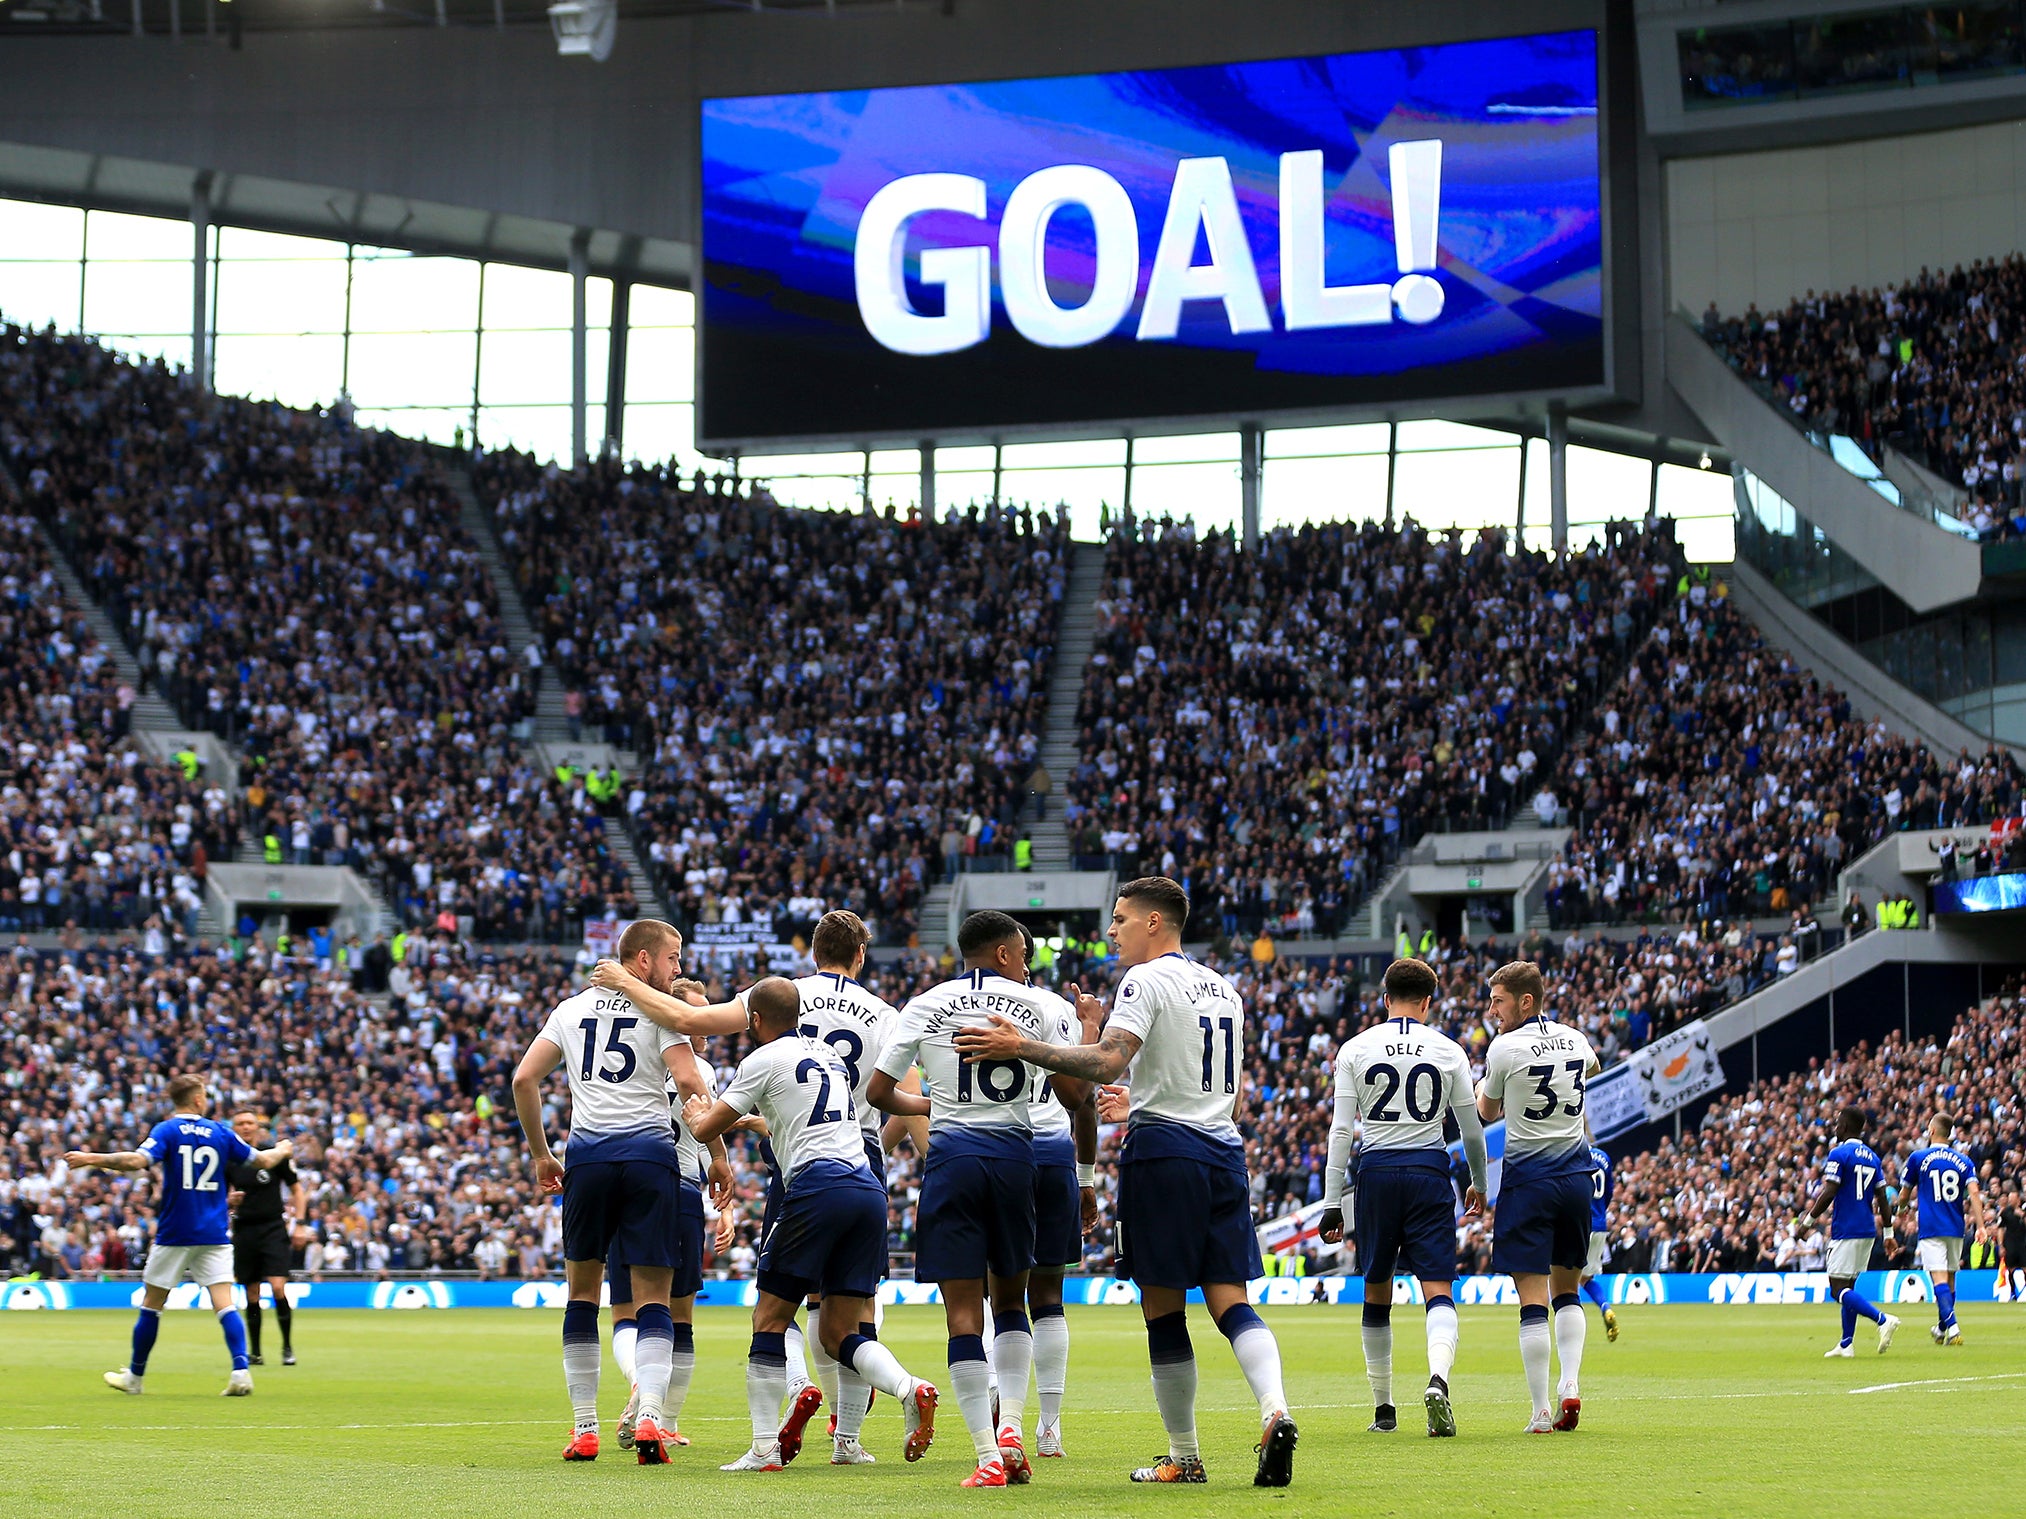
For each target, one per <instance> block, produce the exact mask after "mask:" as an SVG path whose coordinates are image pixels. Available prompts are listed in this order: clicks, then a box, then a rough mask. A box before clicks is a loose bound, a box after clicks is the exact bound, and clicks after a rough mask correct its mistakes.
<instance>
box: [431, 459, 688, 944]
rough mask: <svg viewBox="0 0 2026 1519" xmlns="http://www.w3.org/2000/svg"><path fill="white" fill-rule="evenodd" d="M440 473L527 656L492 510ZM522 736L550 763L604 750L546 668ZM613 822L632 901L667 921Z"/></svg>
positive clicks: (466, 484) (627, 756)
mask: <svg viewBox="0 0 2026 1519" xmlns="http://www.w3.org/2000/svg"><path fill="white" fill-rule="evenodd" d="M444 474H445V475H446V477H447V478H448V480H449V483H450V492H451V494H452V495H453V496H455V497H456V498H457V517H458V522H459V524H460V525H461V526H462V527H463V528H464V531H465V533H466V535H467V536H469V537H470V539H471V541H472V542H473V543H475V544H477V545H478V557H479V562H480V563H482V564H483V565H484V566H485V572H486V574H487V575H488V576H490V577H491V579H492V588H493V594H494V595H495V596H496V597H497V598H498V600H499V613H500V621H501V622H502V623H504V624H505V625H506V633H507V639H508V641H509V642H510V643H511V645H512V646H513V648H514V649H516V650H517V651H519V652H520V654H521V655H522V656H523V659H525V655H526V651H527V649H528V647H529V646H530V645H531V644H538V643H540V642H541V637H540V635H539V634H537V633H536V632H535V625H534V623H533V621H532V620H531V619H530V618H529V617H528V610H527V604H526V602H524V601H523V600H522V599H521V590H520V582H519V581H517V580H515V579H514V576H513V572H512V570H511V569H510V568H509V567H508V565H507V559H506V550H505V549H504V548H502V547H501V545H500V541H499V535H498V533H496V532H495V531H494V530H493V524H492V514H491V513H490V512H488V511H487V510H486V509H485V508H484V506H482V505H481V504H480V503H479V499H478V489H477V487H476V486H475V485H473V483H472V479H471V471H470V470H469V469H468V468H466V467H465V466H464V465H463V464H462V463H461V462H447V463H446V464H445V467H444ZM521 737H522V742H523V743H525V744H526V745H527V746H528V748H529V751H530V753H532V754H533V755H534V756H535V758H536V760H537V762H539V763H544V764H546V763H548V762H549V751H550V749H551V748H552V747H556V748H572V747H583V748H588V749H600V750H602V749H603V748H604V746H603V745H589V746H585V745H577V744H573V741H572V740H571V738H570V724H569V719H568V717H567V716H566V715H565V714H564V710H563V682H562V680H561V679H560V678H557V679H550V678H549V675H548V672H547V670H544V671H543V672H542V674H541V676H540V677H538V679H537V683H536V687H535V722H534V729H533V731H532V732H531V733H524V734H523V735H522V736H521ZM609 753H610V757H611V760H612V762H614V763H617V764H618V766H619V768H620V772H621V773H622V774H625V775H633V774H637V773H638V772H639V769H640V759H639V756H638V755H636V754H633V753H632V752H630V751H628V750H624V749H613V750H611V751H609ZM598 762H599V763H604V762H605V760H604V757H603V756H601V757H600V758H599V760H598ZM611 823H612V826H610V827H608V828H607V829H606V830H605V838H606V842H607V843H608V844H609V845H610V846H611V849H612V857H613V859H615V860H617V861H618V862H619V864H620V865H621V866H622V867H623V868H624V869H625V871H626V878H627V881H628V883H629V884H630V885H631V886H632V888H633V899H634V900H635V901H636V902H638V903H639V904H640V911H641V914H642V916H644V917H650V918H660V919H662V920H664V921H667V920H668V907H667V905H666V904H665V903H663V901H662V900H661V893H660V892H658V891H657V890H655V886H654V878H653V877H652V876H651V875H650V874H649V873H648V870H647V866H646V863H645V861H643V860H642V859H641V857H640V850H639V848H638V846H637V845H636V844H635V843H634V840H633V835H632V830H631V829H629V828H628V827H627V826H626V824H625V822H624V821H623V820H622V819H619V818H616V817H615V818H613V819H611Z"/></svg>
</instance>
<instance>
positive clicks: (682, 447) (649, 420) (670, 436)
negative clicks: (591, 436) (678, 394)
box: [625, 401, 717, 478]
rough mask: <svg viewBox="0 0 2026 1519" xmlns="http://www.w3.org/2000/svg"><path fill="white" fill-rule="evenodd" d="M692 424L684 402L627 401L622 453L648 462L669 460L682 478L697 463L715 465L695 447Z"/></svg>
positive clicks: (664, 462) (693, 419)
mask: <svg viewBox="0 0 2026 1519" xmlns="http://www.w3.org/2000/svg"><path fill="white" fill-rule="evenodd" d="M695 427H696V419H695V417H694V416H693V415H692V408H691V407H690V405H689V403H688V402H682V403H680V404H677V403H673V402H668V403H661V404H656V405H648V406H641V405H636V404H635V403H633V402H632V401H628V402H627V403H626V450H625V452H626V457H627V458H629V459H641V460H645V461H646V462H648V463H650V464H666V463H668V462H670V461H671V460H672V461H674V463H675V464H676V465H677V466H678V467H679V468H680V469H681V470H682V473H683V475H684V477H685V478H687V477H688V476H689V475H691V474H692V473H694V472H695V471H696V469H697V468H698V466H699V465H703V464H706V463H709V464H710V467H711V468H713V469H715V468H716V467H717V466H716V464H715V463H712V462H711V461H707V460H705V459H704V457H703V455H701V454H699V453H698V452H697V451H696V446H695V444H696V432H695Z"/></svg>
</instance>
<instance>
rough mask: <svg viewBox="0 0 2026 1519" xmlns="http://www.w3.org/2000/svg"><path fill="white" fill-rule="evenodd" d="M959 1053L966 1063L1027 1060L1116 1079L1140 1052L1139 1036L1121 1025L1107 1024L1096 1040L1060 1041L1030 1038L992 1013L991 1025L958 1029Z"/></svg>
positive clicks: (1081, 1077) (1091, 1077)
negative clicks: (1051, 1042) (1084, 1042)
mask: <svg viewBox="0 0 2026 1519" xmlns="http://www.w3.org/2000/svg"><path fill="white" fill-rule="evenodd" d="M954 1042H955V1044H956V1048H957V1053H958V1054H960V1055H962V1056H963V1057H964V1060H965V1061H966V1063H968V1064H971V1065H977V1064H979V1063H981V1062H983V1061H986V1060H1024V1061H1026V1062H1027V1063H1028V1064H1029V1065H1038V1066H1040V1067H1042V1068H1043V1069H1044V1070H1050V1071H1056V1072H1059V1073H1060V1074H1061V1075H1064V1076H1069V1077H1072V1078H1074V1079H1076V1080H1078V1081H1089V1082H1103V1083H1109V1082H1114V1081H1117V1080H1118V1079H1119V1077H1121V1076H1123V1075H1124V1074H1125V1073H1126V1070H1127V1068H1128V1067H1129V1066H1131V1065H1132V1063H1133V1057H1134V1056H1135V1055H1137V1054H1139V1052H1140V1037H1139V1035H1137V1034H1131V1033H1128V1032H1126V1030H1124V1029H1122V1028H1117V1027H1113V1026H1108V1027H1106V1029H1105V1031H1104V1035H1103V1037H1102V1038H1101V1039H1100V1040H1099V1041H1098V1042H1097V1043H1096V1044H1078V1045H1059V1044H1046V1043H1043V1042H1042V1041H1041V1040H1039V1039H1030V1038H1028V1037H1027V1036H1026V1035H1025V1034H1023V1033H1021V1031H1020V1026H1019V1025H1018V1024H1016V1023H1014V1022H1012V1021H1011V1020H1009V1019H1006V1018H1001V1017H999V1016H997V1015H996V1014H995V1015H994V1016H993V1019H992V1022H991V1024H990V1025H989V1026H986V1025H980V1026H977V1027H972V1028H962V1029H959V1030H957V1036H956V1039H955V1041H954Z"/></svg>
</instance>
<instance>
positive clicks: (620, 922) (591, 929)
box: [584, 918, 633, 960]
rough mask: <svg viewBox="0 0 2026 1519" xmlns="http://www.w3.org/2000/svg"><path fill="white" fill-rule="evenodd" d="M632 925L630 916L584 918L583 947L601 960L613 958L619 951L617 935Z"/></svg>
mask: <svg viewBox="0 0 2026 1519" xmlns="http://www.w3.org/2000/svg"><path fill="white" fill-rule="evenodd" d="M632 926H633V920H632V919H631V918H586V919H585V920H584V948H586V949H588V950H589V951H591V953H592V954H594V955H596V956H598V958H599V959H601V960H610V959H613V958H614V957H615V956H617V954H618V953H619V936H620V935H621V934H623V933H625V932H626V930H627V929H629V928H631V927H632Z"/></svg>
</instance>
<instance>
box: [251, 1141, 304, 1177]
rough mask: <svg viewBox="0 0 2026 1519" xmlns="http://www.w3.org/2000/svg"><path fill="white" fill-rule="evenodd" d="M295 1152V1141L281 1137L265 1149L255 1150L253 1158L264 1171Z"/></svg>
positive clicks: (269, 1169) (271, 1168) (272, 1167)
mask: <svg viewBox="0 0 2026 1519" xmlns="http://www.w3.org/2000/svg"><path fill="white" fill-rule="evenodd" d="M293 1154H295V1145H294V1143H293V1142H292V1141H290V1140H286V1139H280V1140H276V1141H275V1142H274V1143H273V1144H271V1145H269V1146H268V1147H267V1148H266V1149H265V1150H255V1151H254V1152H253V1155H252V1157H251V1158H252V1161H253V1163H254V1164H255V1165H256V1166H259V1167H260V1168H261V1169H262V1170H263V1171H271V1170H273V1169H274V1168H275V1167H276V1166H278V1165H280V1164H281V1163H282V1162H283V1161H285V1160H287V1159H288V1158H289V1156H291V1155H293Z"/></svg>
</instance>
